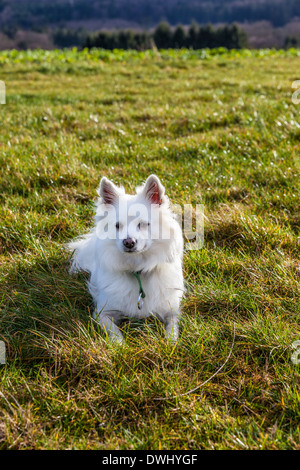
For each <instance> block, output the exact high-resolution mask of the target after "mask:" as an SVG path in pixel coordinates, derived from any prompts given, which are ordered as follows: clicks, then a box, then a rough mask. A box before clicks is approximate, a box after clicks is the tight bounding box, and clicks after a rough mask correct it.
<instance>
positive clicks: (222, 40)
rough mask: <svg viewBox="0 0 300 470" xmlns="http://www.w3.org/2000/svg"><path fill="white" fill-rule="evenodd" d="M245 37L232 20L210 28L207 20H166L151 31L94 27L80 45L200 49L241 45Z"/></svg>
mask: <svg viewBox="0 0 300 470" xmlns="http://www.w3.org/2000/svg"><path fill="white" fill-rule="evenodd" d="M247 41H248V38H247V34H246V33H245V31H244V30H243V29H242V28H240V27H239V26H238V25H236V24H233V25H225V26H221V27H218V28H214V27H213V26H212V25H210V24H208V25H206V26H198V25H197V24H196V23H193V24H192V25H190V26H189V27H188V28H184V27H183V26H181V25H178V26H177V27H175V28H172V27H171V26H170V25H169V24H168V23H167V22H161V23H160V24H159V25H158V26H157V27H156V28H155V30H154V31H153V32H147V31H132V30H120V31H110V32H109V31H98V32H97V33H93V34H89V35H87V37H86V39H85V41H84V44H83V46H84V47H88V48H92V47H100V48H103V49H110V50H113V49H137V50H146V49H151V48H152V47H154V46H156V47H157V48H158V49H169V48H174V49H181V48H190V49H202V48H206V47H207V48H214V47H226V48H227V49H242V48H245V47H247Z"/></svg>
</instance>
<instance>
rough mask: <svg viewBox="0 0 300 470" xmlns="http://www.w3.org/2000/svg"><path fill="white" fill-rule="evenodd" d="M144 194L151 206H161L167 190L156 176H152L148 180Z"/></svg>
mask: <svg viewBox="0 0 300 470" xmlns="http://www.w3.org/2000/svg"><path fill="white" fill-rule="evenodd" d="M142 192H143V195H144V197H145V198H146V199H147V200H148V201H150V203H151V204H158V205H159V206H160V205H161V204H162V203H163V202H164V194H165V188H164V186H163V185H162V184H161V182H160V180H159V178H158V177H157V176H156V175H150V176H149V177H148V178H147V180H146V182H145V185H144V187H143V191H142Z"/></svg>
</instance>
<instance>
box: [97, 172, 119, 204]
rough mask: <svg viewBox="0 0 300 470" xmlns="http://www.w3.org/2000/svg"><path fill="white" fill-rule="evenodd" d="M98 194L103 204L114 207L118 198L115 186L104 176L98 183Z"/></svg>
mask: <svg viewBox="0 0 300 470" xmlns="http://www.w3.org/2000/svg"><path fill="white" fill-rule="evenodd" d="M98 194H99V196H100V197H102V199H103V202H104V204H111V205H114V204H115V203H116V202H117V200H118V197H119V191H118V188H117V186H115V185H114V183H112V182H111V181H110V180H109V179H107V178H106V177H105V176H103V178H102V179H101V181H100V186H99V189H98Z"/></svg>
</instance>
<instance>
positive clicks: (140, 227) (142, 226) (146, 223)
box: [138, 222, 150, 230]
mask: <svg viewBox="0 0 300 470" xmlns="http://www.w3.org/2000/svg"><path fill="white" fill-rule="evenodd" d="M149 225H150V223H149V222H140V223H139V224H138V229H139V230H141V229H146V228H147V227H149Z"/></svg>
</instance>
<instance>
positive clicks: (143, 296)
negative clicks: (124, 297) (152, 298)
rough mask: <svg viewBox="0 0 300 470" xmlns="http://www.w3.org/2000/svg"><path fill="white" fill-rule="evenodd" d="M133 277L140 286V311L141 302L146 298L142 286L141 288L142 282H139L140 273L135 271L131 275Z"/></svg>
mask: <svg viewBox="0 0 300 470" xmlns="http://www.w3.org/2000/svg"><path fill="white" fill-rule="evenodd" d="M133 274H134V276H135V277H136V279H137V281H138V283H139V286H140V291H139V298H138V308H139V309H141V308H142V307H143V300H142V299H144V298H145V297H146V294H145V292H144V289H143V286H142V281H141V277H140V276H141V271H136V272H134V273H133Z"/></svg>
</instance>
